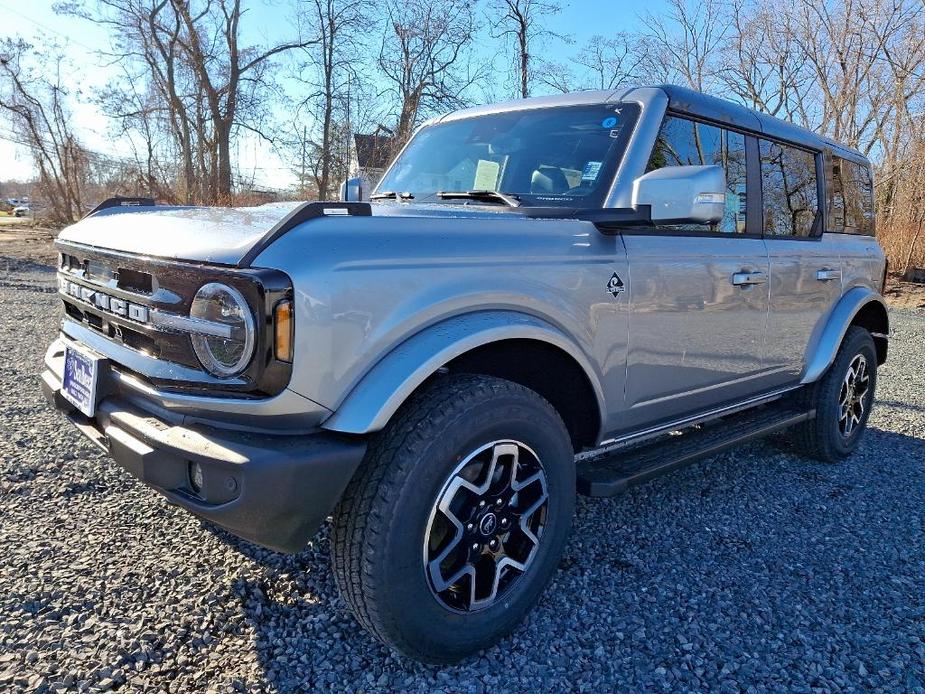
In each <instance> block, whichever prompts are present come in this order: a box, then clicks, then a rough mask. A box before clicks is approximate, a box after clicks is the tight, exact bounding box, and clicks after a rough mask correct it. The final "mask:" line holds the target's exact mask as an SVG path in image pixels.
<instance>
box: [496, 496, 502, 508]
mask: <svg viewBox="0 0 925 694" xmlns="http://www.w3.org/2000/svg"><path fill="white" fill-rule="evenodd" d="M495 506H499V507H500V506H504V499H502V498H501V497H500V496H499V497H498V498H497V499H496V500H495Z"/></svg>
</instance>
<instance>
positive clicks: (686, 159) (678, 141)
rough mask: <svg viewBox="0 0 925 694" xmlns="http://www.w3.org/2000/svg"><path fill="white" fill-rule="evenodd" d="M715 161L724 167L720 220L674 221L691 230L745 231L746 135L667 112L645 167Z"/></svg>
mask: <svg viewBox="0 0 925 694" xmlns="http://www.w3.org/2000/svg"><path fill="white" fill-rule="evenodd" d="M705 165H717V166H722V167H724V168H725V169H726V213H725V215H724V216H723V221H722V222H720V223H719V224H714V225H709V224H694V225H688V224H685V225H675V226H673V227H672V228H676V229H684V230H692V231H721V232H725V233H731V234H734V233H743V232H744V231H745V199H746V196H745V136H744V135H742V134H741V133H737V132H732V131H727V130H724V129H723V128H718V127H716V126H714V125H708V124H706V123H696V122H694V121H691V120H687V119H686V118H678V117H676V116H667V117H666V118H665V122H664V123H663V124H662V128H661V130H660V131H659V134H658V139H657V140H656V141H655V146H654V147H653V148H652V155H651V157H649V165H648V167H647V168H646V171H654V170H656V169H661V168H663V167H666V166H705Z"/></svg>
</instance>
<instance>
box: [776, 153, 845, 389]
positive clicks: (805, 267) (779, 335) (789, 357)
mask: <svg viewBox="0 0 925 694" xmlns="http://www.w3.org/2000/svg"><path fill="white" fill-rule="evenodd" d="M759 149H760V154H761V188H762V220H763V228H764V235H765V240H766V242H767V248H768V256H769V259H770V265H771V284H770V314H769V319H768V343H767V350H766V352H765V361H766V364H767V366H768V367H769V368H770V369H772V370H773V372H774V380H775V382H776V383H778V384H780V385H787V384H790V383H795V382H797V381H798V380H799V378H800V376H801V375H802V373H803V370H804V368H805V365H806V358H807V350H808V346H809V344H810V343H811V342H812V340H813V338H814V336H815V333H816V332H817V331H820V330H822V328H823V327H824V325H825V319H826V317H827V316H828V314H829V312H830V311H831V309H832V307H833V306H834V305H835V302H836V301H838V299H839V297H841V294H842V266H841V258H840V256H839V252H838V247H837V244H836V243H835V242H834V240H833V239H832V238H831V236H829V235H825V234H823V214H822V206H821V204H820V201H821V200H822V199H823V195H822V193H823V190H824V188H823V186H822V180H823V178H824V176H823V159H822V154H821V153H817V152H811V151H808V150H805V149H801V148H799V147H795V146H792V145H789V144H784V143H779V142H772V141H770V140H764V139H762V140H760V141H759Z"/></svg>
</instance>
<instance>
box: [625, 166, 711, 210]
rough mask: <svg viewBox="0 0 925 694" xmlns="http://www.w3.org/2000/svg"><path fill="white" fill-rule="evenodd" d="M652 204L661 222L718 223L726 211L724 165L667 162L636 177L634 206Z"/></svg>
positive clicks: (634, 182)
mask: <svg viewBox="0 0 925 694" xmlns="http://www.w3.org/2000/svg"><path fill="white" fill-rule="evenodd" d="M640 205H649V207H650V209H651V213H652V221H653V222H655V223H659V224H716V223H719V222H721V221H722V219H723V215H724V214H725V211H726V172H725V170H724V169H723V167H721V166H666V167H664V168H661V169H656V170H655V171H650V172H649V173H647V174H645V175H643V176H640V177H639V178H637V179H636V180H635V181H633V207H637V208H638V207H639V206H640Z"/></svg>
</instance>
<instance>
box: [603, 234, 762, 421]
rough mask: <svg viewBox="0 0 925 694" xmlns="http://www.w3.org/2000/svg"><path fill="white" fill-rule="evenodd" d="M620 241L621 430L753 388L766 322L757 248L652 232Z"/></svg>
mask: <svg viewBox="0 0 925 694" xmlns="http://www.w3.org/2000/svg"><path fill="white" fill-rule="evenodd" d="M623 240H624V243H625V244H626V254H627V259H628V261H629V268H630V277H631V283H630V286H631V291H630V297H629V299H630V319H629V352H628V355H627V374H626V398H625V410H624V412H623V422H622V423H623V424H624V425H625V428H626V429H627V430H629V429H636V428H639V427H641V426H645V425H650V424H657V423H660V422H661V421H670V420H671V419H673V418H676V417H677V416H679V415H682V414H690V413H694V412H697V411H700V410H706V409H709V408H711V407H714V406H717V405H719V404H722V403H725V402H729V401H734V400H738V399H744V398H745V397H747V396H749V395H750V394H753V393H754V392H755V390H756V389H760V388H759V386H757V385H756V383H755V381H756V380H758V379H760V377H761V375H762V371H763V365H762V354H763V351H764V342H765V330H766V324H767V317H768V276H769V266H768V256H767V252H766V251H765V244H764V241H763V240H761V239H760V238H757V239H756V238H744V237H736V236H735V235H730V236H729V237H728V238H721V237H720V238H717V237H696V236H692V237H688V236H672V235H666V236H661V235H657V234H638V235H626V236H624V237H623ZM622 428H624V427H621V429H622Z"/></svg>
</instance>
